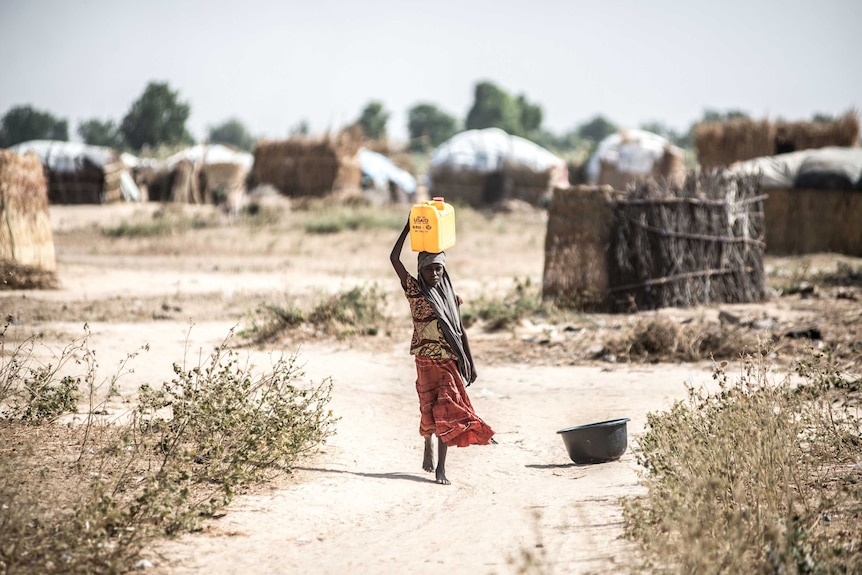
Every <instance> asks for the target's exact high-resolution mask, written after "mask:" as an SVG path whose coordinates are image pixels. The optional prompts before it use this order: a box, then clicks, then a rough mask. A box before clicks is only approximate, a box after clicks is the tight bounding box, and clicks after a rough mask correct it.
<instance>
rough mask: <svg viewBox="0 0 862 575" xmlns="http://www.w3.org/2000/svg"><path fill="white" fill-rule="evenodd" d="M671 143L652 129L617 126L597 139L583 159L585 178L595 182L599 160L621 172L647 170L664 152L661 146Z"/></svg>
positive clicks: (633, 172)
mask: <svg viewBox="0 0 862 575" xmlns="http://www.w3.org/2000/svg"><path fill="white" fill-rule="evenodd" d="M672 145H673V144H671V142H670V141H669V140H668V139H667V138H665V137H663V136H659V135H658V134H655V133H653V132H648V131H646V130H637V129H633V130H620V131H618V132H616V133H615V134H611V135H610V136H607V137H606V138H605V139H604V140H602V141H601V142H599V145H598V147H596V151H595V152H593V155H592V156H590V159H589V160H587V169H586V177H587V182H588V183H591V184H595V183H598V181H599V174H600V172H601V168H602V162H603V161H604V162H607V163H609V164H611V165H613V166H615V167H616V170H617V171H618V172H619V173H621V174H631V175H638V176H642V175H646V174H649V173H650V172H652V170H653V166H655V163H656V162H657V161H658V160H660V159H661V158H662V157H663V156H664V153H665V149H666V148H668V147H669V146H672Z"/></svg>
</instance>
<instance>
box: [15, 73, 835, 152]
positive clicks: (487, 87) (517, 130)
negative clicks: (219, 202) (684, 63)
mask: <svg viewBox="0 0 862 575" xmlns="http://www.w3.org/2000/svg"><path fill="white" fill-rule="evenodd" d="M190 115H191V106H190V105H189V104H188V102H184V101H182V100H181V98H180V95H179V93H178V92H177V91H176V90H174V89H172V88H171V87H170V85H168V83H166V82H155V81H153V82H150V83H149V84H147V86H146V88H145V89H144V92H143V93H142V94H141V96H140V97H139V98H138V99H137V100H135V101H134V102H133V103H132V105H131V106H130V108H129V110H128V112H127V113H126V115H125V116H124V117H123V119H122V120H121V121H119V122H116V121H114V120H112V119H101V118H90V119H87V120H84V121H82V122H80V123H79V125H78V126H77V133H78V136H80V138H81V139H82V140H83V141H84V142H85V143H87V144H91V145H96V146H107V147H111V148H114V149H118V150H129V151H133V152H137V153H141V152H145V151H146V150H147V149H154V148H157V147H158V146H161V145H166V146H178V145H190V144H193V143H194V138H193V137H192V136H191V134H190V133H189V131H188V130H187V128H186V122H187V120H188V118H189V116H190ZM389 117H390V113H389V112H388V111H387V110H386V109H385V107H384V105H383V103H382V102H381V101H379V100H372V101H370V102H369V103H368V104H367V105H366V106H365V107H364V108H363V109H362V111H361V112H360V114H359V116H358V118H357V119H356V121H355V122H354V123H353V124H352V125H355V126H357V127H358V128H359V129H361V130H362V132H363V133H364V134H365V135H366V137H368V138H370V139H374V140H383V139H386V137H387V124H388V122H389ZM732 118H748V114H746V113H745V112H743V111H740V110H730V111H727V112H719V111H716V110H706V111H705V112H704V115H703V118H702V120H700V121H718V120H726V119H732ZM831 119H832V118H831V117H829V116H826V115H823V114H817V115H815V116H814V121H828V120H831ZM542 120H543V112H542V107H541V106H540V105H539V104H537V103H535V102H531V101H530V100H528V98H527V96H526V95H525V94H517V95H513V94H511V93H509V92H508V91H506V90H504V89H503V88H501V87H500V86H498V85H496V84H495V83H493V82H489V81H482V82H478V83H477V84H476V85H475V87H474V93H473V103H472V106H471V107H470V110H469V111H468V113H467V115H466V117H465V118H464V119H463V120H461V119H458V118H457V117H456V116H454V115H452V114H450V113H448V112H446V111H444V110H442V109H441V108H440V107H438V106H437V105H435V104H433V103H431V102H420V103H417V104H415V105H414V106H412V107H411V108H410V109H409V110H408V112H407V133H408V135H409V143H408V147H409V149H410V150H411V151H414V152H425V153H428V152H430V151H431V150H433V149H434V148H436V147H437V146H439V145H440V144H442V143H443V142H445V141H446V140H447V139H449V138H450V137H452V136H453V135H455V134H457V133H458V132H460V131H461V130H472V129H482V128H500V129H502V130H504V131H506V132H507V133H509V134H513V135H516V136H521V137H524V138H527V139H529V140H531V141H533V142H535V143H537V144H539V145H541V146H544V147H546V148H548V149H551V150H553V151H555V152H558V153H561V154H566V153H567V152H574V151H577V150H580V149H584V148H587V149H590V148H592V147H594V146H595V145H596V144H597V143H598V142H599V141H601V140H602V139H604V138H605V137H606V136H608V135H610V134H613V133H614V132H616V131H617V129H618V127H617V125H616V124H615V123H614V122H613V121H611V120H610V119H608V118H606V117H605V116H603V115H601V114H597V115H595V116H593V117H592V118H590V119H588V120H586V121H584V122H582V123H580V124H578V125H576V126H574V127H573V129H571V130H569V131H568V132H566V133H563V134H554V133H552V132H550V131H548V130H546V129H545V128H543V127H542ZM697 123H698V122H695V123H693V124H692V125H691V127H690V128H689V129H688V130H687V131H685V132H677V131H675V130H674V129H672V128H670V127H668V126H667V125H665V124H664V123H662V122H657V121H652V122H648V123H645V124H642V125H641V126H639V127H640V128H642V129H644V130H648V131H651V132H654V133H657V134H659V135H661V136H664V137H666V138H668V139H669V140H670V141H671V142H673V143H675V144H676V145H678V146H680V147H682V148H691V147H692V145H693V138H692V133H693V131H694V127H695V126H696V125H697ZM308 132H309V128H308V123H307V122H306V121H301V122H299V123H298V124H297V125H295V126H293V127H292V128H291V129H290V134H291V135H307V134H308ZM40 139H48V140H63V141H68V140H69V124H68V121H67V120H65V119H61V118H57V117H55V116H54V115H53V114H51V113H50V112H47V111H42V110H37V109H35V108H33V107H32V106H29V105H21V106H14V107H12V108H11V109H9V110H8V111H7V112H6V113H5V114H4V115H3V116H2V118H0V148H6V147H9V146H13V145H15V144H17V143H19V142H24V141H28V140H40ZM206 140H207V141H208V142H210V143H222V144H228V145H231V146H234V147H236V148H239V149H243V150H248V151H251V149H252V148H253V146H254V143H255V140H256V138H255V137H254V136H253V135H252V134H251V133H250V132H249V130H248V128H247V127H246V126H245V125H244V124H243V123H242V122H241V121H240V120H238V119H237V118H229V119H227V120H225V121H224V122H222V123H220V124H218V125H215V126H211V127H210V128H209V129H208V131H207V138H206Z"/></svg>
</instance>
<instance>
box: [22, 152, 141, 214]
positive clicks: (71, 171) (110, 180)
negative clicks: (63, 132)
mask: <svg viewBox="0 0 862 575" xmlns="http://www.w3.org/2000/svg"><path fill="white" fill-rule="evenodd" d="M10 149H11V150H13V151H15V152H18V153H19V154H26V153H27V152H33V153H34V154H36V155H37V156H38V157H39V159H40V161H41V163H42V166H43V168H44V170H45V174H46V176H47V181H48V200H49V201H50V203H52V204H104V203H108V202H118V201H140V200H141V192H140V190H139V189H138V187H137V185H136V183H135V181H134V179H133V178H132V175H131V171H130V169H129V167H128V166H126V165H125V163H124V162H123V160H122V158H121V156H120V154H118V153H117V152H116V151H115V150H112V149H110V148H105V147H101V146H89V145H86V144H82V143H80V142H60V141H53V140H33V141H29V142H23V143H20V144H16V145H15V146H12V148H10Z"/></svg>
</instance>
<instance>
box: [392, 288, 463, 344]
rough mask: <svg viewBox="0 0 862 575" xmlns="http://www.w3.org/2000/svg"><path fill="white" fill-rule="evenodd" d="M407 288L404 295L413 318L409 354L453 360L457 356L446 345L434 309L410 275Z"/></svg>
mask: <svg viewBox="0 0 862 575" xmlns="http://www.w3.org/2000/svg"><path fill="white" fill-rule="evenodd" d="M406 284H407V286H406V287H405V288H404V295H405V296H407V302H408V303H409V304H410V314H411V315H412V316H413V339H412V341H411V342H410V354H411V355H421V356H423V357H429V358H432V359H440V358H445V359H454V360H456V361H457V359H458V355H457V354H456V353H455V352H454V351H452V348H451V347H450V346H449V344H448V343H446V338H445V337H444V336H443V330H442V329H440V322H439V321H437V316H436V315H435V314H434V308H432V307H431V303H430V302H429V301H428V299H427V298H426V297H425V294H423V293H422V288H420V287H419V281H418V280H417V279H416V278H414V277H413V276H411V275H408V276H407V281H406Z"/></svg>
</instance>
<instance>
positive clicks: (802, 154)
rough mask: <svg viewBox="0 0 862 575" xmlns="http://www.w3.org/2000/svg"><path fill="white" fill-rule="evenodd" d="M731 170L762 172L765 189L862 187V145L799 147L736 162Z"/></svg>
mask: <svg viewBox="0 0 862 575" xmlns="http://www.w3.org/2000/svg"><path fill="white" fill-rule="evenodd" d="M728 170H729V171H730V172H731V173H733V174H749V175H753V174H757V175H759V176H760V187H762V188H764V189H790V188H811V189H846V190H851V189H854V188H856V189H862V148H858V147H853V148H847V147H840V146H827V147H824V148H813V149H810V150H799V151H796V152H789V153H787V154H776V155H774V156H763V157H760V158H753V159H751V160H745V161H743V162H734V163H733V164H731V165H730V166H729V167H728Z"/></svg>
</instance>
